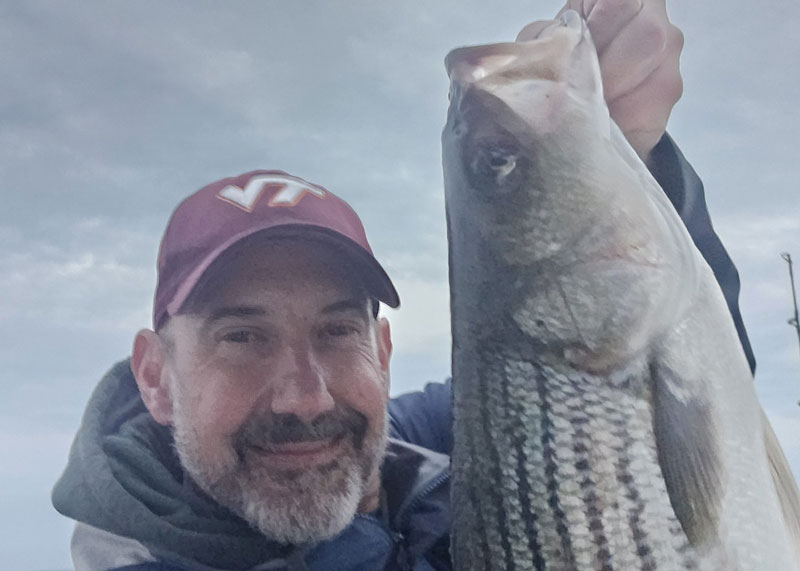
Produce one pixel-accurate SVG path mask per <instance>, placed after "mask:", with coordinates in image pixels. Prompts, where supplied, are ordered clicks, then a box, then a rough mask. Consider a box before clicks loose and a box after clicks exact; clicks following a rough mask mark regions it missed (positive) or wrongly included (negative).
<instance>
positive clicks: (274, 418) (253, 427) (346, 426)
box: [234, 409, 368, 454]
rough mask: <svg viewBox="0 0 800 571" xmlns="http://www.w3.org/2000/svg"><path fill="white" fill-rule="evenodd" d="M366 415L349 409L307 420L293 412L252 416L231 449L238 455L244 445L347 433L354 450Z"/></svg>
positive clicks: (364, 430)
mask: <svg viewBox="0 0 800 571" xmlns="http://www.w3.org/2000/svg"><path fill="white" fill-rule="evenodd" d="M367 427H368V421H367V417H366V416H364V415H363V414H361V413H360V412H357V411H355V410H353V409H336V410H332V411H328V412H324V413H322V414H320V415H319V416H317V417H316V418H314V419H313V420H312V421H310V422H306V421H304V420H302V419H301V418H300V417H298V416H297V415H294V414H291V413H289V414H269V415H263V416H259V417H255V418H252V419H250V420H249V421H247V423H246V424H245V425H244V426H243V427H242V428H241V429H240V430H239V431H238V432H237V434H236V435H235V437H234V448H235V450H237V451H238V452H239V453H240V454H241V453H242V452H243V451H244V450H245V449H246V448H248V447H251V446H257V447H262V448H263V447H268V446H269V445H271V444H287V443H291V442H313V441H316V440H335V439H338V438H341V437H343V436H350V437H351V438H352V441H353V443H354V444H355V445H356V448H357V449H360V448H361V444H362V443H363V440H364V436H365V435H366V433H367Z"/></svg>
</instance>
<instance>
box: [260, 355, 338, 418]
mask: <svg viewBox="0 0 800 571" xmlns="http://www.w3.org/2000/svg"><path fill="white" fill-rule="evenodd" d="M284 364H285V367H282V368H283V372H282V374H280V375H278V378H277V379H276V383H275V385H276V386H275V387H274V389H273V391H272V402H271V403H270V409H271V412H273V413H274V414H294V415H296V416H297V417H298V418H300V419H301V420H304V421H306V422H311V421H312V420H314V419H315V418H317V417H318V416H319V415H320V414H322V413H323V412H328V411H330V410H333V408H334V406H335V403H334V401H333V397H332V396H331V393H330V392H328V386H327V384H326V379H325V375H324V373H323V371H322V369H321V367H320V366H319V365H318V363H317V362H316V360H315V359H314V356H313V354H312V352H311V351H310V350H309V349H308V348H307V347H299V348H293V349H288V350H287V354H286V360H285V362H284Z"/></svg>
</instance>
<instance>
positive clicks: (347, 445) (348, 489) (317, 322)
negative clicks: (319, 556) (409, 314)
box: [162, 240, 391, 543]
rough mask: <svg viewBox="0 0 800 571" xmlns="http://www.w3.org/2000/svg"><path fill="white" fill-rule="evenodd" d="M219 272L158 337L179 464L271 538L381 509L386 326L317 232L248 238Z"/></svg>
mask: <svg viewBox="0 0 800 571" xmlns="http://www.w3.org/2000/svg"><path fill="white" fill-rule="evenodd" d="M211 272H212V273H211V277H210V279H209V280H207V281H206V283H205V284H204V285H202V286H200V287H199V288H198V290H197V291H196V293H195V294H193V297H192V299H191V300H190V301H189V308H190V309H189V310H188V311H187V312H186V313H184V314H182V315H179V316H176V317H173V318H172V319H171V321H170V323H169V325H168V327H167V330H166V331H165V332H163V334H162V337H163V336H166V339H167V347H168V349H167V350H166V352H165V354H166V357H165V369H164V374H165V375H166V377H165V378H166V380H167V381H166V382H167V387H168V389H169V394H170V398H171V401H172V419H171V424H172V426H173V428H174V434H175V441H176V447H177V449H178V453H179V456H180V458H181V461H182V463H183V465H184V467H185V469H186V470H187V472H188V473H189V474H190V476H191V477H192V478H193V479H194V480H195V481H196V482H197V483H198V485H199V486H200V487H201V488H202V489H203V490H204V491H205V492H206V493H208V494H209V495H210V496H211V497H213V498H214V499H215V500H217V501H218V502H219V503H220V504H222V505H224V506H225V507H227V508H228V509H230V510H232V511H233V512H234V513H237V514H238V515H240V516H241V517H243V518H244V519H246V520H247V521H248V522H249V523H251V525H254V526H255V527H258V528H259V529H260V530H261V531H262V532H263V533H265V535H267V536H269V537H271V538H273V539H276V540H278V541H283V542H287V543H302V542H306V541H318V540H321V539H325V538H328V537H330V536H332V535H335V534H336V533H338V532H339V531H341V530H342V529H343V528H344V527H345V526H346V525H347V524H348V523H349V522H350V520H351V519H352V517H353V515H354V513H355V512H356V511H357V510H359V509H360V511H369V510H372V509H375V508H376V507H377V496H378V490H379V473H378V470H379V466H380V461H381V459H382V457H383V452H384V447H385V440H386V415H385V410H386V407H385V405H386V399H387V398H388V384H389V383H388V362H389V353H390V350H391V349H390V341H389V336H388V324H386V322H385V321H376V320H375V318H374V317H373V316H372V313H371V308H370V304H369V301H368V299H367V297H366V295H365V294H364V292H363V291H362V290H361V289H360V288H359V287H358V286H357V284H356V283H355V282H354V281H353V278H352V271H350V270H349V267H348V266H347V265H345V264H344V263H343V262H342V258H341V256H340V255H339V254H338V253H337V251H336V250H335V249H333V248H332V247H330V246H328V245H325V244H323V243H321V242H301V241H288V240H282V241H272V242H268V241H255V242H252V241H251V243H249V244H248V245H247V247H245V248H240V249H239V250H238V252H237V253H235V254H227V255H226V257H225V259H223V260H222V261H221V262H219V263H217V264H215V265H214V267H213V268H212V270H211Z"/></svg>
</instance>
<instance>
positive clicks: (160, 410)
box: [131, 329, 172, 425]
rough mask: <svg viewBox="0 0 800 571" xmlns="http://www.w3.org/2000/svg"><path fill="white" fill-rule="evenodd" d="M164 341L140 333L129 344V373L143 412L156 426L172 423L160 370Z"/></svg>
mask: <svg viewBox="0 0 800 571" xmlns="http://www.w3.org/2000/svg"><path fill="white" fill-rule="evenodd" d="M165 360H166V351H165V347H164V341H163V340H162V339H161V338H160V337H159V336H158V334H157V333H156V332H155V331H151V330H150V329H142V330H141V331H139V333H137V334H136V339H135V340H134V341H133V354H132V355H131V371H132V372H133V376H134V377H135V378H136V384H137V385H138V386H139V394H141V395H142V400H143V401H144V405H145V406H146V407H147V410H149V411H150V414H151V415H152V416H153V418H154V419H155V420H156V422H158V423H159V424H163V425H168V424H169V423H170V422H172V395H171V394H170V391H169V386H168V385H167V376H166V374H165V370H164V364H165Z"/></svg>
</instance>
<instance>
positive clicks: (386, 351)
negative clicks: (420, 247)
mask: <svg viewBox="0 0 800 571" xmlns="http://www.w3.org/2000/svg"><path fill="white" fill-rule="evenodd" d="M158 259H159V261H158V285H157V288H156V294H155V303H154V312H153V324H154V328H153V329H152V330H151V329H147V330H143V331H140V332H139V333H138V334H137V335H136V338H135V341H134V346H133V354H132V357H131V359H130V362H129V363H122V364H120V365H119V366H118V367H116V368H115V369H114V370H112V371H111V373H109V375H108V376H107V377H106V378H105V379H104V380H103V382H102V383H101V384H100V386H99V387H98V389H97V391H96V392H95V395H94V396H93V398H92V402H91V403H90V406H89V408H88V409H87V413H86V416H85V418H84V422H83V426H82V428H81V433H79V435H78V438H77V439H76V444H75V446H74V447H73V450H72V454H71V459H70V464H69V466H68V468H67V471H66V473H65V475H64V477H63V478H62V479H61V480H60V482H59V483H58V485H57V486H56V489H55V492H54V503H55V505H56V507H57V508H58V509H59V510H60V511H62V513H64V514H66V515H69V516H70V517H73V518H75V519H76V520H78V521H79V522H80V523H79V524H78V525H77V527H76V531H75V536H74V540H73V558H74V560H75V565H76V567H77V568H78V569H91V570H94V569H98V570H99V569H109V568H115V569H116V568H125V569H141V570H144V569H153V570H155V569H159V570H163V569H209V568H210V569H250V568H255V567H257V566H259V565H264V564H267V565H268V567H266V568H270V569H273V568H281V567H288V568H290V569H304V568H305V566H306V565H311V566H312V567H313V568H318V569H344V568H347V569H383V568H385V567H386V566H387V565H388V564H389V563H390V562H391V564H392V565H394V564H396V562H397V561H399V560H401V559H406V560H412V559H419V560H420V561H426V565H435V564H436V561H437V560H438V561H440V562H446V560H447V546H448V540H447V533H448V526H449V516H448V512H447V498H446V494H447V486H446V483H447V479H448V473H447V466H448V462H447V457H446V456H444V455H441V454H437V453H435V452H431V451H426V450H423V449H421V448H417V447H415V446H413V445H409V444H403V443H401V442H398V441H392V442H391V444H389V445H388V446H387V442H388V426H389V424H388V421H387V409H386V403H387V400H388V398H389V357H390V354H391V349H392V347H391V339H390V334H389V324H388V322H387V321H386V319H383V318H378V317H377V309H378V304H379V302H383V303H386V304H387V305H389V306H391V307H397V305H398V304H399V299H398V296H397V293H396V291H395V289H394V286H393V285H392V283H391V281H390V280H389V278H388V276H387V275H386V273H385V272H384V270H383V268H382V267H381V266H380V264H379V263H378V262H377V260H375V258H374V257H373V255H372V251H371V249H370V246H369V243H368V242H367V238H366V236H365V234H364V229H363V227H362V225H361V222H360V220H359V219H358V217H357V216H356V214H355V212H353V210H352V209H351V208H350V207H349V206H348V205H347V204H346V203H345V202H344V201H342V200H341V199H339V198H338V197H336V196H335V195H333V194H332V193H330V192H328V191H327V190H326V189H324V188H322V187H320V186H318V185H315V184H313V183H310V182H307V181H305V180H303V179H300V178H297V177H294V176H291V175H289V174H286V173H283V172H279V171H254V172H250V173H246V174H243V175H241V176H238V177H235V178H230V179H224V180H221V181H217V182H215V183H212V184H210V185H208V186H206V187H204V188H202V189H200V190H199V191H198V192H196V193H195V194H193V195H192V196H190V197H189V198H187V199H186V200H184V201H183V202H182V203H181V204H180V205H179V206H178V208H177V209H176V211H175V213H174V214H173V216H172V218H171V220H170V222H169V225H168V227H167V230H166V232H165V235H164V238H163V240H162V243H161V248H160V252H159V258H158ZM430 515H435V518H434V519H433V520H431V521H426V520H425V518H424V517H423V516H430ZM334 537H336V540H335V541H333V542H332V541H330V540H331V538H334ZM401 538H405V539H402V540H401ZM337 546H339V547H338V548H337ZM341 546H346V547H347V549H346V551H343V550H342V549H341ZM130 566H133V567H130ZM428 568H430V567H428Z"/></svg>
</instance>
